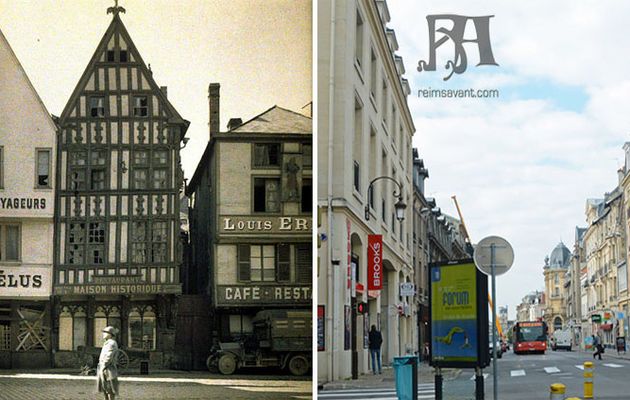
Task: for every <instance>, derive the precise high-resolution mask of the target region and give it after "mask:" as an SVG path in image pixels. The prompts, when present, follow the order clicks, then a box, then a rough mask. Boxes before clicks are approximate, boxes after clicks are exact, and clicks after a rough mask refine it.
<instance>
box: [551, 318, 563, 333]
mask: <svg viewBox="0 0 630 400" xmlns="http://www.w3.org/2000/svg"><path fill="white" fill-rule="evenodd" d="M553 329H554V330H556V331H557V330H560V329H562V318H560V317H556V318H554V320H553Z"/></svg>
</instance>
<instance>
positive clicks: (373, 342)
mask: <svg viewBox="0 0 630 400" xmlns="http://www.w3.org/2000/svg"><path fill="white" fill-rule="evenodd" d="M369 341H370V354H371V356H372V372H374V375H376V365H377V363H378V373H379V375H380V374H381V372H382V369H381V345H382V344H383V336H382V335H381V332H379V331H377V330H376V325H372V328H371V329H370V335H369Z"/></svg>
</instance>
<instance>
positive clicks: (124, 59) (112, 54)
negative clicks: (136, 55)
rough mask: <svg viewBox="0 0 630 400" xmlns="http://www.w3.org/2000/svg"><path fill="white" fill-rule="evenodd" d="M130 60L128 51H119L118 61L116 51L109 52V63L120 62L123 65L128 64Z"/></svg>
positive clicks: (107, 58)
mask: <svg viewBox="0 0 630 400" xmlns="http://www.w3.org/2000/svg"><path fill="white" fill-rule="evenodd" d="M128 59H129V57H128V55H127V50H119V51H118V59H116V50H107V57H106V60H107V62H116V61H119V62H121V63H124V62H127V61H128Z"/></svg>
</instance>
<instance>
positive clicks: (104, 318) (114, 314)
mask: <svg viewBox="0 0 630 400" xmlns="http://www.w3.org/2000/svg"><path fill="white" fill-rule="evenodd" d="M106 326H113V327H114V328H116V329H117V330H118V332H120V327H121V323H120V309H119V308H118V307H117V306H110V305H101V306H98V307H96V313H94V346H97V347H99V346H100V345H101V344H102V343H103V339H102V337H103V336H102V335H103V328H105V327H106Z"/></svg>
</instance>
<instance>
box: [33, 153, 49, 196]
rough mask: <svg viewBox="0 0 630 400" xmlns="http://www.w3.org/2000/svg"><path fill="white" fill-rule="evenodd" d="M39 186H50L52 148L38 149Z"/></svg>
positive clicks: (37, 185)
mask: <svg viewBox="0 0 630 400" xmlns="http://www.w3.org/2000/svg"><path fill="white" fill-rule="evenodd" d="M36 169H37V182H36V184H35V186H36V187H37V188H50V150H49V149H44V150H37V167H36Z"/></svg>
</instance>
